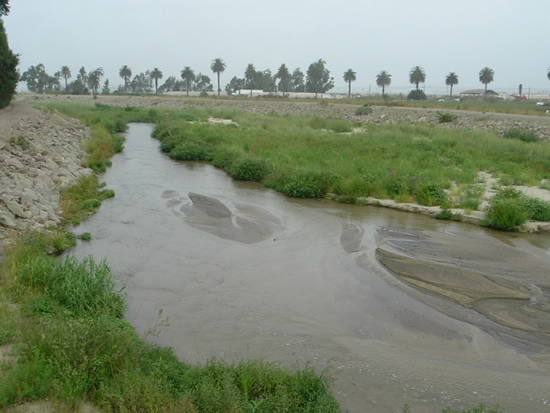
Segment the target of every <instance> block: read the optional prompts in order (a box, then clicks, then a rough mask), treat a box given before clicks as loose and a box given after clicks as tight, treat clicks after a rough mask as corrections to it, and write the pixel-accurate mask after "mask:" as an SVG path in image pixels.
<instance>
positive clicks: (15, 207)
mask: <svg viewBox="0 0 550 413" xmlns="http://www.w3.org/2000/svg"><path fill="white" fill-rule="evenodd" d="M6 207H7V208H8V209H9V210H10V212H11V213H12V214H13V215H15V216H16V217H19V218H26V217H27V216H26V214H25V212H24V211H23V209H21V206H20V205H19V204H18V203H17V202H15V201H8V202H7V203H6Z"/></svg>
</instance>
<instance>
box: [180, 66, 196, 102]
mask: <svg viewBox="0 0 550 413" xmlns="http://www.w3.org/2000/svg"><path fill="white" fill-rule="evenodd" d="M181 78H182V79H183V84H184V85H185V90H187V96H189V89H191V86H192V85H193V81H194V80H195V72H193V70H192V69H191V68H190V67H189V66H185V67H184V68H183V70H182V71H181Z"/></svg>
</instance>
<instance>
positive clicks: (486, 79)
mask: <svg viewBox="0 0 550 413" xmlns="http://www.w3.org/2000/svg"><path fill="white" fill-rule="evenodd" d="M494 76H495V72H494V70H493V69H491V68H490V67H487V66H485V67H484V68H483V69H481V70H480V71H479V81H480V82H481V83H483V84H484V85H485V93H487V85H488V84H489V83H491V82H492V81H493V78H494Z"/></svg>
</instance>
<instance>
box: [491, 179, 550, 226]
mask: <svg viewBox="0 0 550 413" xmlns="http://www.w3.org/2000/svg"><path fill="white" fill-rule="evenodd" d="M529 219H534V220H536V221H550V202H546V201H542V200H540V199H535V198H530V197H527V196H525V195H523V193H521V192H519V191H518V190H516V189H513V188H505V189H502V190H500V191H499V192H498V193H497V194H496V195H495V196H494V197H493V198H491V201H490V204H489V209H488V210H487V217H486V220H485V222H484V224H485V225H486V226H488V227H492V228H496V229H499V230H502V231H512V230H514V229H515V228H516V227H517V226H518V225H521V224H523V223H524V222H525V221H527V220H529Z"/></svg>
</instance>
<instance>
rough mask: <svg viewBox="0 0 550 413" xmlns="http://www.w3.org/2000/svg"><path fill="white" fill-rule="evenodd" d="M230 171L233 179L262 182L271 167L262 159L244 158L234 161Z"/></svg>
mask: <svg viewBox="0 0 550 413" xmlns="http://www.w3.org/2000/svg"><path fill="white" fill-rule="evenodd" d="M228 171H229V174H230V175H231V177H232V178H233V179H237V180H239V181H256V182H261V181H262V179H263V178H264V177H265V176H266V175H267V173H268V171H269V168H268V166H267V164H266V162H265V161H263V160H262V159H254V158H244V159H239V160H236V161H234V162H233V163H232V164H231V166H230V167H229V168H228Z"/></svg>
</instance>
